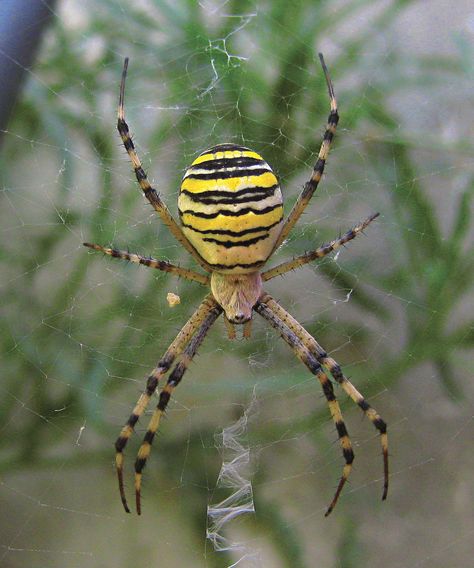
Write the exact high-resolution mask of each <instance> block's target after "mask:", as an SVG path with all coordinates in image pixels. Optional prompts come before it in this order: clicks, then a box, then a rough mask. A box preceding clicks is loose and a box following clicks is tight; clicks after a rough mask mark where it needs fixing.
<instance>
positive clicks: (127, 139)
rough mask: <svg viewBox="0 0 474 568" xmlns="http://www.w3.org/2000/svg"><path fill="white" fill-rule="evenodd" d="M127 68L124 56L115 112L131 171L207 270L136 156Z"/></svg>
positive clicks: (154, 206) (169, 224)
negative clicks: (128, 112)
mask: <svg viewBox="0 0 474 568" xmlns="http://www.w3.org/2000/svg"><path fill="white" fill-rule="evenodd" d="M127 70H128V57H126V58H125V61H124V64H123V71H122V81H121V83H120V96H119V105H118V112H117V129H118V131H119V134H120V137H121V138H122V142H123V145H124V147H125V150H127V154H128V155H129V157H130V160H131V162H132V166H133V171H134V172H135V176H136V178H137V181H138V184H139V185H140V187H141V189H142V191H143V194H144V195H145V197H146V198H147V199H148V201H149V202H150V204H151V205H152V207H153V209H154V210H155V211H156V212H157V213H158V215H159V216H160V218H161V220H162V221H163V223H164V224H165V225H166V226H167V227H168V229H169V230H170V232H171V234H172V235H173V236H174V237H175V239H176V240H177V241H178V242H179V243H180V244H181V245H182V246H183V247H184V248H185V249H186V250H187V251H188V252H189V253H190V254H191V255H192V256H193V257H194V259H195V260H196V261H197V262H198V263H199V264H200V265H201V266H202V267H203V268H204V269H205V270H207V271H208V272H209V271H210V266H209V265H208V264H207V262H205V261H204V260H203V259H202V258H201V256H200V255H199V254H198V252H197V251H196V249H195V248H194V247H193V246H192V244H191V243H190V242H189V241H188V239H187V238H186V237H185V236H184V234H183V231H182V230H181V227H180V226H179V225H178V224H177V223H176V221H175V220H174V218H173V216H172V215H171V213H170V210H169V209H168V207H167V206H166V204H165V203H164V201H163V200H162V199H161V197H160V196H159V194H158V192H157V191H156V189H155V188H154V187H152V186H151V184H150V182H149V181H148V177H147V175H146V173H145V170H144V169H143V166H142V163H141V161H140V158H139V157H138V154H137V151H136V149H135V145H134V143H133V140H132V137H131V136H130V130H129V128H128V124H127V122H126V120H125V108H124V104H125V80H126V78H127Z"/></svg>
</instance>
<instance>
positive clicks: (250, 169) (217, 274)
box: [84, 54, 388, 515]
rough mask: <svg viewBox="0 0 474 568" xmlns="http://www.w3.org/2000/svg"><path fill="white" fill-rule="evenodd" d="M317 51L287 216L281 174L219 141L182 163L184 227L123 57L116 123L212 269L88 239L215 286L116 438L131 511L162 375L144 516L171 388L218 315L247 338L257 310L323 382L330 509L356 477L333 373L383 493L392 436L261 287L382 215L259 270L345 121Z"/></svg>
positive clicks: (178, 232)
mask: <svg viewBox="0 0 474 568" xmlns="http://www.w3.org/2000/svg"><path fill="white" fill-rule="evenodd" d="M319 57H320V60H321V64H322V67H323V71H324V74H325V77H326V82H327V85H328V91H329V98H330V102H331V111H330V113H329V118H328V123H327V126H326V131H325V133H324V136H323V142H322V144H321V148H320V151H319V155H318V159H317V161H316V164H315V166H314V169H313V172H312V175H311V177H310V179H309V180H308V181H307V182H306V184H305V187H304V189H303V191H302V192H301V194H300V195H299V197H298V199H297V200H296V203H295V205H294V206H293V208H292V210H291V211H290V214H289V215H288V217H287V218H286V219H285V220H284V221H283V204H282V196H281V191H280V187H279V185H278V180H277V178H276V176H275V174H274V173H273V171H272V169H271V168H270V166H269V165H268V164H267V163H266V162H265V160H264V159H263V158H262V157H261V156H260V155H259V154H257V153H256V152H254V151H253V150H249V149H248V148H245V147H243V146H237V145H235V144H221V145H219V146H214V147H213V148H210V149H209V150H206V151H204V152H202V153H201V154H200V155H199V156H198V157H197V158H196V159H195V160H194V162H193V163H192V164H191V166H190V167H189V168H188V169H187V170H186V173H185V175H184V178H183V181H182V184H181V189H180V194H179V200H178V208H179V214H180V219H181V226H179V225H178V224H177V223H176V221H175V220H174V218H173V216H172V215H171V213H170V212H169V210H168V208H167V207H166V205H165V204H164V202H163V201H162V200H161V198H160V196H159V195H158V193H157V192H156V190H155V189H153V187H152V186H151V185H150V183H149V182H148V179H147V176H146V174H145V172H144V171H143V168H142V165H141V162H140V159H139V158H138V155H137V153H136V150H135V147H134V145H133V142H132V139H131V137H130V133H129V129H128V125H127V123H126V122H125V115H124V91H125V77H126V74H127V67H128V59H126V60H125V64H124V68H123V74H122V82H121V86H120V99H119V109H118V130H119V133H120V136H121V138H122V141H123V144H124V146H125V149H126V150H127V152H128V154H129V156H130V159H131V161H132V164H133V168H134V170H135V174H136V177H137V181H138V183H139V184H140V187H141V189H142V190H143V193H144V195H145V197H146V198H147V199H148V201H149V202H150V203H151V205H152V206H153V207H154V209H155V210H156V212H157V213H158V215H159V216H160V218H161V220H162V221H163V222H164V223H165V225H166V226H167V227H168V229H169V230H170V231H171V233H172V234H173V235H174V237H175V238H176V239H177V240H178V242H179V243H180V244H181V245H182V246H183V247H184V248H185V249H186V250H187V251H188V252H189V253H190V254H191V255H192V256H193V257H194V259H195V260H196V261H197V263H198V264H199V265H200V266H201V267H202V268H203V269H204V270H205V272H206V273H205V274H203V273H202V272H197V271H194V270H191V269H187V268H182V267H179V266H175V265H173V264H171V263H169V262H166V261H163V260H155V259H153V258H147V257H143V256H141V255H138V254H132V253H129V252H125V251H122V250H118V249H112V248H106V247H103V246H101V245H96V244H90V243H84V244H85V245H86V246H88V247H90V248H92V249H95V250H98V251H101V252H103V253H105V254H108V255H110V256H114V257H117V258H122V259H124V260H128V261H131V262H135V263H138V264H143V265H145V266H150V267H152V268H156V269H158V270H162V271H164V272H171V273H173V274H176V275H178V276H181V277H182V278H186V279H188V280H193V281H195V282H198V283H200V284H202V285H204V286H207V287H210V292H209V293H208V294H207V296H206V297H205V298H204V300H203V301H202V303H201V304H200V305H199V307H198V308H197V310H196V311H195V312H194V314H193V315H192V316H191V317H190V319H189V320H188V321H187V322H186V323H185V325H184V326H183V328H182V329H181V331H180V332H179V333H178V335H177V336H176V338H175V340H174V341H173V343H172V344H171V345H170V346H169V348H168V349H167V351H166V352H165V354H164V355H163V357H162V358H161V359H160V360H159V362H158V364H157V366H156V367H155V368H154V369H153V371H152V372H151V373H150V375H149V376H148V380H147V383H146V388H145V390H144V392H143V393H142V395H141V396H140V398H139V399H138V401H137V403H136V405H135V407H134V409H133V411H132V413H131V415H130V417H129V419H128V420H127V423H126V424H125V426H124V427H123V428H122V430H121V432H120V435H119V437H118V438H117V441H116V442H115V449H116V457H115V463H116V468H117V476H118V482H119V490H120V496H121V499H122V503H123V506H124V508H125V510H126V511H127V512H130V510H129V508H128V504H127V500H126V497H125V489H124V483H123V452H124V449H125V446H126V445H127V442H128V440H129V439H130V436H131V435H132V433H133V431H134V428H135V425H136V424H137V422H138V420H139V418H140V416H142V415H143V413H144V412H145V410H146V408H147V406H148V403H149V402H150V399H151V397H152V396H153V395H154V393H155V391H156V389H157V387H158V383H159V381H160V380H161V379H162V378H163V377H164V376H165V374H166V373H167V372H168V371H169V370H170V369H171V367H172V366H173V365H174V368H173V370H172V371H171V373H170V375H169V377H168V380H167V381H166V384H165V385H164V386H163V388H162V390H161V391H160V395H159V400H158V405H157V407H156V409H155V411H154V413H153V415H152V417H151V420H150V422H149V425H148V428H147V432H146V434H145V437H144V439H143V443H142V445H141V446H140V449H139V452H138V456H137V459H136V461H135V496H136V508H137V512H138V514H140V512H141V497H140V495H141V479H142V472H143V468H144V467H145V464H146V460H147V458H148V456H149V454H150V450H151V444H152V442H153V439H154V437H155V434H156V432H157V430H158V427H159V424H160V420H161V417H162V415H163V413H164V412H165V410H166V407H167V405H168V402H169V400H170V397H171V393H172V392H173V390H174V389H175V387H176V386H177V385H178V384H179V382H180V381H181V379H182V377H183V375H184V373H185V371H186V369H187V367H188V366H189V364H190V362H191V360H192V359H193V357H194V355H195V354H196V351H197V349H198V347H199V346H200V345H201V343H202V341H203V340H204V337H205V336H206V334H207V332H208V331H209V329H210V328H211V326H212V325H213V324H214V322H215V321H216V320H217V318H218V317H219V316H220V315H221V314H222V312H224V319H225V322H226V324H227V331H228V335H229V338H231V339H232V338H234V337H235V331H234V325H235V324H245V325H244V337H249V336H250V327H249V324H250V320H251V318H252V314H253V313H254V312H256V313H258V314H259V315H261V316H262V317H263V318H264V319H265V320H267V321H268V322H269V324H270V325H271V326H272V327H273V328H275V329H276V330H277V331H278V332H279V334H280V335H281V337H282V338H283V339H284V340H285V341H286V343H287V344H288V345H289V346H290V347H291V348H292V349H293V351H294V352H295V354H296V356H297V357H298V358H299V359H300V360H301V361H302V363H304V365H306V367H307V368H308V370H309V371H310V372H311V373H312V374H313V375H315V377H316V378H317V379H318V381H319V382H320V384H321V386H322V389H323V392H324V395H325V397H326V400H327V403H328V406H329V410H330V413H331V416H332V419H333V421H334V424H335V426H336V430H337V433H338V436H339V440H340V443H341V447H342V452H343V456H344V460H345V465H344V468H343V471H342V476H341V478H340V480H339V484H338V486H337V489H336V493H335V495H334V497H333V499H332V501H331V503H330V504H329V507H328V509H327V511H326V515H328V514H329V513H330V512H331V511H332V510H333V508H334V506H335V504H336V502H337V499H338V498H339V495H340V493H341V491H342V488H343V486H344V484H345V482H346V480H347V478H348V476H349V474H350V471H351V468H352V461H353V459H354V453H353V450H352V445H351V442H350V439H349V435H348V433H347V429H346V426H345V424H344V420H343V418H342V414H341V410H340V408H339V404H338V402H337V400H336V396H335V394H334V388H333V384H332V382H331V381H330V380H329V378H328V376H327V372H329V373H330V374H331V375H332V377H333V378H334V380H335V381H336V383H338V384H339V385H340V386H341V388H342V389H343V390H344V391H345V393H346V394H347V395H348V396H349V397H350V398H351V399H352V400H353V401H354V402H355V403H356V404H357V405H358V406H359V408H360V409H361V410H362V411H363V412H364V414H365V415H366V416H367V417H368V418H369V420H370V421H371V422H372V423H373V425H374V426H375V427H376V428H377V430H378V432H379V434H380V441H381V445H382V452H383V462H384V485H383V495H382V499H385V498H386V496H387V491H388V443H387V427H386V424H385V422H384V421H383V420H382V418H381V417H380V416H379V415H378V414H377V412H376V411H375V409H374V408H372V407H371V406H370V404H369V403H368V402H367V401H366V400H365V399H364V397H363V396H362V395H361V394H360V393H359V391H358V390H357V389H356V388H355V387H354V385H352V383H351V382H350V381H349V380H348V379H347V378H346V377H345V376H344V374H343V373H342V370H341V368H340V366H339V365H338V364H337V363H336V361H335V360H334V359H333V358H332V357H330V356H329V355H328V354H327V353H326V351H325V350H324V349H323V348H322V347H321V345H319V343H318V342H317V341H316V339H314V337H312V336H311V335H310V334H309V333H308V332H307V331H306V330H305V329H304V327H303V326H302V325H301V324H299V323H298V322H297V321H296V320H295V319H294V318H293V317H292V316H291V315H290V314H289V313H288V312H287V311H286V310H285V309H284V308H282V306H280V304H279V303H278V302H276V301H275V300H274V299H273V298H272V297H271V296H270V295H269V294H268V293H267V292H266V291H264V289H263V283H264V282H266V281H268V280H271V279H272V278H274V277H275V276H278V275H280V274H285V273H286V272H288V271H290V270H294V269H295V268H298V267H300V266H303V265H304V264H307V263H308V262H312V261H313V260H317V259H319V258H322V257H324V256H326V255H327V254H329V253H331V252H333V251H335V250H337V249H339V248H340V247H341V246H343V245H344V244H345V243H347V242H349V241H350V240H352V239H353V238H354V237H356V236H357V235H358V234H359V233H360V232H362V231H363V230H364V229H365V228H366V227H367V225H369V223H371V222H372V221H373V220H374V219H375V218H376V217H377V216H378V213H376V214H373V215H371V216H370V217H368V218H367V219H366V220H365V221H364V222H362V223H360V224H359V225H357V226H355V227H354V228H353V229H351V230H349V231H348V232H347V233H346V234H345V235H343V236H342V237H339V238H338V239H335V240H333V241H331V242H329V243H327V244H325V245H323V246H321V247H319V248H318V249H315V250H313V251H310V252H307V253H305V254H303V255H301V256H298V257H296V258H294V259H292V260H290V261H287V262H283V263H282V264H279V265H277V266H275V267H274V268H270V269H268V270H265V271H263V272H262V268H263V266H264V265H265V263H266V261H267V260H268V259H269V258H270V256H271V254H272V253H273V252H274V251H275V250H276V249H277V248H278V247H279V246H280V244H281V243H282V242H283V240H284V239H285V238H286V237H287V235H288V233H289V232H290V231H291V229H292V228H293V226H294V225H295V223H296V222H297V221H298V219H299V218H300V216H301V214H302V213H303V211H304V209H305V208H306V206H307V204H308V203H309V201H310V199H311V197H312V196H313V193H314V192H315V190H316V188H317V186H318V184H319V181H320V179H321V176H322V174H323V171H324V166H325V163H326V159H327V156H328V153H329V148H330V145H331V142H332V139H333V137H334V134H335V132H336V126H337V122H338V118H339V117H338V113H337V104H336V97H335V95H334V89H333V86H332V83H331V80H330V78H329V73H328V70H327V68H326V65H325V63H324V59H323V56H322V55H321V54H320V55H319Z"/></svg>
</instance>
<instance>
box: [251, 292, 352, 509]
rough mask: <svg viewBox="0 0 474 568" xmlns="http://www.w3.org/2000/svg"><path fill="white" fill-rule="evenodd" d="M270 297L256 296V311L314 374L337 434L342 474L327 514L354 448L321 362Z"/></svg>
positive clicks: (336, 495) (348, 470) (331, 506)
mask: <svg viewBox="0 0 474 568" xmlns="http://www.w3.org/2000/svg"><path fill="white" fill-rule="evenodd" d="M269 298H270V297H269V296H268V295H267V294H264V295H263V296H262V297H261V298H260V300H259V301H258V302H257V304H256V305H255V311H256V312H257V313H259V314H260V315H261V316H262V317H263V318H264V319H266V320H267V321H268V322H269V323H270V325H271V326H272V327H273V328H275V329H276V330H277V331H278V332H279V333H280V335H281V337H282V338H283V339H284V340H285V341H286V343H287V344H288V345H289V346H290V347H291V348H292V349H293V351H294V353H295V355H296V356H297V357H298V359H299V360H300V361H301V362H302V363H303V364H304V365H306V367H307V368H308V369H309V371H310V372H311V373H312V374H313V375H315V376H316V378H317V379H318V380H319V382H320V383H321V387H322V389H323V393H324V396H325V397H326V400H327V403H328V406H329V411H330V413H331V416H332V419H333V421H334V424H335V426H336V430H337V433H338V436H339V441H340V444H341V447H342V453H343V456H344V460H345V464H344V467H343V470H342V475H341V478H340V480H339V483H338V486H337V489H336V492H335V494H334V497H333V499H332V501H331V503H330V504H329V506H328V508H327V510H326V513H325V516H326V517H327V516H328V515H329V514H330V513H331V511H332V510H333V509H334V507H335V506H336V503H337V501H338V499H339V496H340V494H341V492H342V489H343V487H344V485H345V484H346V481H347V479H348V477H349V475H350V473H351V470H352V462H353V461H354V452H353V450H352V444H351V441H350V438H349V434H348V433H347V428H346V425H345V423H344V419H343V417H342V413H341V409H340V407H339V403H338V402H337V400H336V396H335V394H334V388H333V385H332V383H331V381H330V380H329V378H328V376H327V375H326V373H325V372H324V371H323V369H322V367H321V364H320V363H319V362H318V361H317V359H316V357H315V356H314V355H313V354H312V353H311V352H310V350H309V349H308V347H307V346H306V345H305V344H304V342H303V341H302V340H301V339H300V338H299V337H298V336H297V335H296V334H295V333H294V332H293V331H292V330H291V329H290V328H289V327H288V326H287V325H286V323H285V322H284V321H283V320H282V319H280V318H279V317H278V316H277V315H276V314H275V313H274V312H273V311H272V310H271V309H270V307H269V306H268V304H267V300H268V299H269Z"/></svg>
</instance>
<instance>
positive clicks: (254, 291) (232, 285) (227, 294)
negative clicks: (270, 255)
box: [211, 272, 262, 324]
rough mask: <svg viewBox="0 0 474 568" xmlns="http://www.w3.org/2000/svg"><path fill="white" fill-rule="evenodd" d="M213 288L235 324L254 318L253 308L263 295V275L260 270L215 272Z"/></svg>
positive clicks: (227, 314)
mask: <svg viewBox="0 0 474 568" xmlns="http://www.w3.org/2000/svg"><path fill="white" fill-rule="evenodd" d="M211 290H212V294H213V296H214V298H215V299H216V301H217V302H218V303H219V304H220V306H221V307H222V308H223V310H224V312H225V315H226V318H227V319H228V320H229V321H230V322H231V323H234V324H243V323H245V322H248V321H249V320H251V319H252V309H253V307H254V306H255V304H256V303H257V300H258V299H259V298H260V296H261V295H262V277H261V275H260V273H259V272H252V273H250V274H222V273H220V272H213V273H212V275H211Z"/></svg>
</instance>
